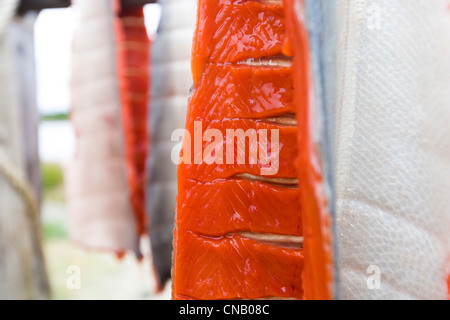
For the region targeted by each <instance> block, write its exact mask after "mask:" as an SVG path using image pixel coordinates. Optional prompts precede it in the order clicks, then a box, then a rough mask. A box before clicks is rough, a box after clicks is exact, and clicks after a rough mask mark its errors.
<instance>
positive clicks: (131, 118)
mask: <svg viewBox="0 0 450 320" xmlns="http://www.w3.org/2000/svg"><path fill="white" fill-rule="evenodd" d="M115 26H116V28H115V31H116V41H117V46H118V64H119V69H118V72H119V82H120V90H121V91H120V92H121V94H120V96H121V104H122V121H123V128H124V136H125V158H126V168H127V177H128V188H129V191H130V197H131V199H130V200H131V205H132V208H133V211H134V214H135V219H136V229H137V232H138V234H139V235H143V234H145V233H146V214H145V192H144V184H145V171H146V170H145V169H146V168H145V165H146V158H147V146H148V142H147V141H148V134H147V108H148V101H149V88H150V84H149V79H150V75H149V54H150V41H149V38H148V35H147V29H146V27H145V21H144V11H143V8H142V7H137V8H134V7H132V8H122V9H121V10H120V13H119V15H118V17H117V18H116V22H115Z"/></svg>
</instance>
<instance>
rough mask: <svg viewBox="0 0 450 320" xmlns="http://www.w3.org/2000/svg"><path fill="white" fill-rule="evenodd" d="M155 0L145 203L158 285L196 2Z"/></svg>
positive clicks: (168, 237)
mask: <svg viewBox="0 0 450 320" xmlns="http://www.w3.org/2000/svg"><path fill="white" fill-rule="evenodd" d="M160 3H161V8H162V11H161V21H160V24H159V27H158V34H157V37H156V39H155V40H154V42H153V44H152V64H151V68H152V69H151V101H150V113H149V128H150V139H149V141H150V148H149V150H150V155H149V159H148V163H147V172H148V175H147V191H146V208H147V215H148V220H149V226H148V230H149V234H150V241H151V248H152V255H153V265H154V268H155V272H156V276H157V278H158V283H159V287H160V288H162V287H164V285H165V284H166V282H167V281H168V280H169V279H170V278H171V268H172V241H173V228H174V216H175V204H176V195H177V183H176V179H177V175H176V172H177V166H176V164H175V163H173V162H172V160H171V154H172V153H173V149H174V147H175V146H176V145H177V143H178V142H177V141H171V138H172V132H174V131H175V130H176V129H180V128H184V126H185V121H186V112H187V105H188V94H189V88H190V87H191V85H192V78H191V72H190V54H191V42H192V36H193V32H194V27H195V18H196V13H197V1H195V0H164V1H160Z"/></svg>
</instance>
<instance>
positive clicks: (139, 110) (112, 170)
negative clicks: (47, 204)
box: [66, 0, 149, 256]
mask: <svg viewBox="0 0 450 320" xmlns="http://www.w3.org/2000/svg"><path fill="white" fill-rule="evenodd" d="M73 3H74V5H75V8H76V10H77V13H78V19H79V27H78V29H77V30H76V32H75V35H74V41H73V50H74V53H73V65H72V109H71V120H72V123H73V124H74V127H75V131H76V134H77V138H78V147H77V153H76V155H75V157H74V159H73V161H72V162H71V163H70V165H69V166H68V169H67V188H66V190H67V199H68V205H69V213H70V237H71V239H72V240H73V241H75V242H77V243H80V244H82V245H84V246H86V247H90V248H96V249H106V250H113V251H116V252H118V253H120V252H123V251H125V250H134V251H135V252H136V253H137V255H138V256H139V255H140V253H139V248H138V240H139V236H140V235H141V234H142V233H143V232H144V231H145V214H144V192H143V183H144V170H145V158H146V145H147V143H146V142H147V132H146V108H147V99H148V87H149V83H148V81H149V80H148V54H149V51H148V50H149V48H148V46H149V42H148V37H147V34H146V31H145V25H144V21H143V13H142V8H140V9H132V10H121V9H120V6H119V1H107V0H99V1H87V0H74V2H73Z"/></svg>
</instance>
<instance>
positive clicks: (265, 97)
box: [67, 0, 450, 299]
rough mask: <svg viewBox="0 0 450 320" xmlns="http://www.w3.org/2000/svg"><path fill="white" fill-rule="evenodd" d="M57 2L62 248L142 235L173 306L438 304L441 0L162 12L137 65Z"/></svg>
mask: <svg viewBox="0 0 450 320" xmlns="http://www.w3.org/2000/svg"><path fill="white" fill-rule="evenodd" d="M74 4H75V7H76V9H77V10H78V12H79V19H80V23H79V28H78V29H77V30H76V33H75V39H74V46H73V48H74V49H73V50H74V55H73V74H72V111H71V119H72V122H73V124H74V126H75V128H76V132H77V137H78V149H77V153H76V155H75V158H74V160H73V163H72V164H71V166H70V167H69V169H68V171H67V174H68V182H67V187H68V188H67V194H68V202H69V207H70V217H71V228H70V230H71V238H72V240H74V241H75V242H78V243H81V244H83V245H84V246H87V247H91V248H98V249H106V250H112V251H115V252H118V253H120V252H124V251H127V250H133V251H135V252H136V254H137V256H140V249H139V239H140V237H141V236H142V235H143V234H145V233H148V234H149V235H150V238H151V245H152V252H153V263H154V269H155V275H156V277H157V279H158V286H159V288H162V287H163V286H164V285H165V283H166V282H167V281H168V280H169V279H170V278H172V281H173V287H172V295H173V298H174V299H339V298H341V299H381V298H389V299H446V298H447V295H448V281H450V279H449V275H450V232H449V231H450V209H449V208H450V203H449V201H450V200H449V199H450V197H449V196H448V192H447V190H449V188H450V153H449V152H450V132H449V129H448V125H447V124H448V123H449V121H450V90H449V88H450V72H449V71H450V61H449V59H448V57H449V56H450V39H449V37H450V10H449V8H450V2H449V1H447V0H413V1H409V2H408V3H405V2H404V1H400V0H381V1H375V0H350V1H334V0H320V1H317V0H284V1H283V0H221V1H217V0H199V1H198V2H197V1H187V0H172V1H169V0H165V1H161V5H162V15H161V21H160V25H159V28H158V34H157V37H156V39H155V40H154V41H153V42H152V43H151V47H152V50H151V53H150V42H149V41H148V38H147V37H146V35H145V25H144V22H143V15H142V8H138V9H133V10H128V11H127V10H125V9H121V8H120V5H119V2H118V1H106V0H97V1H88V0H76V1H74ZM194 26H195V32H194ZM192 34H193V35H194V36H193V37H192ZM191 40H192V43H191ZM191 86H192V88H191ZM190 88H191V89H190ZM188 97H189V99H188ZM147 120H148V121H147ZM183 128H184V130H183ZM177 129H181V132H182V134H180V135H178V134H176V133H177V132H178V130H177ZM181 136H183V141H182V150H181V153H179V150H178V149H177V147H179V146H180V142H179V141H178V140H176V138H180V137H181ZM174 138H175V139H174ZM174 155H175V157H174ZM178 156H179V158H178ZM174 158H175V160H178V161H174ZM176 162H178V165H177V163H176ZM175 212H176V214H175ZM174 223H175V224H174ZM172 242H173V250H172Z"/></svg>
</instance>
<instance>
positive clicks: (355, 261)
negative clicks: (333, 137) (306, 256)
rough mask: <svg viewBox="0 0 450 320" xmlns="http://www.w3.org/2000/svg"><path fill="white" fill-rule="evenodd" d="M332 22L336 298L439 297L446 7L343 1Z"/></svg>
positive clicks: (446, 197) (447, 112)
mask: <svg viewBox="0 0 450 320" xmlns="http://www.w3.org/2000/svg"><path fill="white" fill-rule="evenodd" d="M337 15H338V24H339V25H338V30H339V31H338V32H339V34H338V36H339V44H338V61H339V63H338V66H339V68H338V73H337V74H338V85H339V87H340V88H339V90H338V122H337V134H338V138H337V139H338V141H337V177H336V178H337V227H338V230H337V236H338V245H339V254H340V259H339V261H338V262H339V265H338V266H339V270H340V274H341V280H342V282H341V292H340V297H341V298H343V299H376V298H385V299H445V298H446V297H447V287H446V279H447V276H448V272H449V269H448V268H449V267H450V265H449V262H450V260H449V248H450V241H449V240H450V232H449V231H450V194H449V193H450V125H449V124H450V11H449V1H447V0H408V1H405V0H377V1H375V0H343V1H337ZM378 271H380V272H379V273H378ZM378 280H380V281H378ZM378 284H379V285H380V286H379V287H378Z"/></svg>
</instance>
